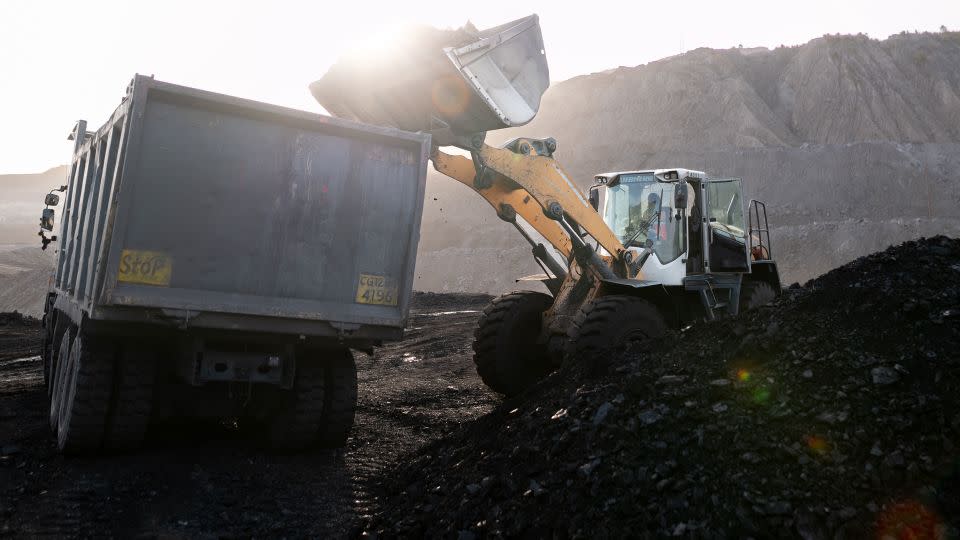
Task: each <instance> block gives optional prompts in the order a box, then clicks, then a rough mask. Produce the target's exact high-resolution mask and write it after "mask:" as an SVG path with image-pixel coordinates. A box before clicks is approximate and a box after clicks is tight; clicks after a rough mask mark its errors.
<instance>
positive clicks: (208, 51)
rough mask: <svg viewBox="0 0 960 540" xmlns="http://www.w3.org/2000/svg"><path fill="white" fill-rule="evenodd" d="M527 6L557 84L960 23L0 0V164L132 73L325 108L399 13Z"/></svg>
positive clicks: (595, 10) (586, 9)
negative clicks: (353, 61) (341, 68)
mask: <svg viewBox="0 0 960 540" xmlns="http://www.w3.org/2000/svg"><path fill="white" fill-rule="evenodd" d="M533 9H536V10H537V13H538V14H539V15H540V25H541V28H542V30H543V37H544V41H545V46H546V51H547V58H548V59H549V62H550V71H551V79H552V81H554V82H557V81H561V80H563V79H567V78H570V77H572V76H575V75H579V74H583V73H590V72H594V71H601V70H604V69H609V68H613V67H617V66H621V65H626V66H634V65H638V64H644V63H647V62H649V61H651V60H656V59H659V58H663V57H665V56H670V55H674V54H677V53H680V52H682V51H685V50H690V49H694V48H697V47H715V48H727V47H734V46H736V45H738V44H743V45H744V46H745V47H752V46H766V47H775V46H778V45H780V44H785V45H795V44H800V43H804V42H806V41H808V40H810V39H812V38H814V37H818V36H821V35H823V34H825V33H838V32H839V33H853V34H855V33H858V32H865V33H867V34H869V35H870V36H871V37H875V38H885V37H887V36H888V35H890V34H894V33H897V32H899V31H901V30H909V31H912V30H915V29H916V30H920V31H924V30H929V31H936V30H937V29H939V28H940V26H941V25H946V26H947V27H948V28H950V29H952V30H960V1H958V0H911V1H909V2H905V1H903V0H895V1H891V0H803V1H800V0H791V1H790V2H777V1H774V0H749V1H737V0H728V1H726V2H717V1H715V0H686V1H683V0H681V1H656V2H651V1H646V2H645V1H638V0H634V1H625V2H603V1H599V0H593V1H590V2H544V3H528V2H517V1H515V0H509V1H506V0H487V1H472V2H463V1H451V0H447V1H439V0H429V1H412V0H408V1H397V0H386V1H384V0H365V1H352V2H351V1H323V0H313V1H294V0H289V1H285V0H272V1H270V2H264V1H260V2H246V1H242V0H232V1H207V0H189V1H184V0H162V1H161V0H158V1H152V2H146V1H135V0H117V1H102V0H83V1H79V0H68V1H49V0H0V119H2V125H3V127H2V128H0V174H6V173H26V172H40V171H43V170H46V169H48V168H50V167H53V166H56V165H59V164H62V163H65V162H67V160H68V159H69V155H68V154H69V151H70V144H69V143H67V142H66V140H65V139H66V136H67V134H68V132H69V130H70V128H71V127H72V126H73V123H74V121H76V120H78V119H85V120H88V121H89V122H90V124H91V125H92V126H99V125H100V124H101V123H102V122H104V121H105V120H106V118H107V117H108V116H109V114H110V113H111V112H112V111H113V109H114V108H115V107H116V106H117V104H118V103H119V101H120V98H121V97H122V95H123V91H124V88H125V87H126V85H127V83H128V82H129V80H130V78H131V77H132V76H133V74H134V73H143V74H154V75H155V76H156V78H157V79H160V80H164V81H168V82H173V83H178V84H184V85H188V86H196V87H199V88H203V89H205V90H213V91H217V92H222V93H226V94H232V95H236V96H241V97H246V98H252V99H257V100H261V101H267V102H271V103H277V104H280V105H286V106H289V107H296V108H301V109H307V110H312V111H317V112H322V109H321V108H320V106H319V105H318V104H317V103H316V102H314V100H313V98H312V97H311V96H310V94H309V92H308V91H307V84H309V83H310V82H311V81H313V80H315V79H317V78H319V77H320V76H321V75H323V73H324V72H325V71H326V69H327V68H328V67H330V65H332V64H333V63H334V62H335V61H336V59H337V58H338V57H339V56H340V55H341V54H342V53H343V52H344V51H346V50H349V49H351V48H354V47H357V46H361V45H363V44H364V42H365V41H367V40H369V39H371V38H374V39H376V38H378V37H382V36H384V35H386V34H388V33H389V32H390V31H391V28H393V27H395V26H396V25H397V24H399V23H403V22H418V23H424V24H430V25H433V26H439V27H447V28H451V27H458V26H461V25H462V24H463V23H464V22H466V21H467V20H468V19H469V20H471V21H473V23H474V24H475V25H476V26H477V27H478V28H486V27H489V26H494V25H497V24H500V23H503V22H507V21H510V20H513V19H516V18H520V17H523V16H526V15H528V14H529V13H530V11H531V10H533Z"/></svg>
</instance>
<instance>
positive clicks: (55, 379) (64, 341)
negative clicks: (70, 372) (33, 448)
mask: <svg viewBox="0 0 960 540" xmlns="http://www.w3.org/2000/svg"><path fill="white" fill-rule="evenodd" d="M72 338H73V328H70V327H68V328H66V329H64V331H63V336H62V337H61V338H60V346H59V347H57V349H56V352H55V353H54V351H50V356H51V361H52V364H51V366H50V382H49V383H48V384H47V393H48V394H49V396H50V417H49V418H50V431H52V432H53V434H54V435H56V434H57V430H58V429H59V427H60V401H61V400H62V399H63V386H64V374H63V372H64V370H66V367H67V365H68V364H69V363H70V345H72V344H73V341H72Z"/></svg>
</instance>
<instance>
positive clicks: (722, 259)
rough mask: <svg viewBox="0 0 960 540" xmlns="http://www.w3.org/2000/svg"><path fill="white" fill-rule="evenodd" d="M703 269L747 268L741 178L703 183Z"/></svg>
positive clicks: (716, 270) (724, 271)
mask: <svg viewBox="0 0 960 540" xmlns="http://www.w3.org/2000/svg"><path fill="white" fill-rule="evenodd" d="M702 186H703V190H702V193H701V195H702V198H703V205H704V206H703V208H704V211H703V222H704V225H705V227H704V237H703V243H704V253H706V254H707V256H706V257H705V260H706V262H707V264H706V265H705V266H706V268H705V270H706V271H707V272H710V273H726V272H730V273H734V272H735V273H743V272H749V271H750V252H749V247H748V245H747V230H746V225H745V223H744V201H743V181H742V180H741V179H740V178H713V179H708V180H705V181H704V182H703V184H702Z"/></svg>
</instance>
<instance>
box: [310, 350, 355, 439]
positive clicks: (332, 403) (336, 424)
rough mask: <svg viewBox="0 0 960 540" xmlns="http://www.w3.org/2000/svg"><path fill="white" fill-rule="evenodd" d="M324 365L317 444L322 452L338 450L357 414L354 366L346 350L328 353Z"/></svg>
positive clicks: (351, 354)
mask: <svg viewBox="0 0 960 540" xmlns="http://www.w3.org/2000/svg"><path fill="white" fill-rule="evenodd" d="M325 364H326V365H325V367H326V370H325V372H324V396H323V416H322V417H321V420H320V431H319V435H318V437H317V440H318V443H319V445H320V446H321V447H323V448H342V447H344V446H346V444H347V437H348V436H349V435H350V430H351V429H353V419H354V415H355V413H356V410H357V365H356V363H355V362H354V360H353V353H351V352H350V349H342V350H334V351H331V354H330V358H329V359H325Z"/></svg>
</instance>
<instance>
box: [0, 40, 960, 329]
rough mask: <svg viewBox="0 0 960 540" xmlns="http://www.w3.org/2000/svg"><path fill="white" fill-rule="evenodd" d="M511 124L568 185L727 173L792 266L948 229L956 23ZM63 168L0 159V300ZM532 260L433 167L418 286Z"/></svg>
mask: <svg viewBox="0 0 960 540" xmlns="http://www.w3.org/2000/svg"><path fill="white" fill-rule="evenodd" d="M173 82H176V81H173ZM520 135H526V136H534V137H545V136H553V137H556V138H557V139H558V141H559V150H558V152H557V156H556V157H557V159H558V160H559V161H560V163H561V164H562V165H563V166H564V167H565V168H566V169H567V170H568V171H569V172H570V173H571V174H572V175H573V176H574V177H575V178H576V179H577V181H578V182H579V184H580V185H581V186H582V187H586V186H587V185H589V183H590V180H591V178H592V176H593V174H595V173H597V172H603V171H608V170H618V169H632V168H652V167H670V166H683V167H689V168H694V169H702V170H705V171H707V172H708V173H710V174H713V175H715V176H742V177H743V178H744V185H745V189H746V190H747V195H748V197H754V198H758V199H760V200H764V201H766V202H767V204H768V211H769V214H770V221H771V225H772V226H773V231H772V236H773V238H772V240H773V245H774V255H775V256H776V257H777V258H778V260H779V262H780V264H781V272H782V274H783V276H784V279H785V281H787V282H788V283H789V282H792V281H801V282H802V281H805V280H807V279H809V278H811V277H814V276H816V275H819V274H820V273H822V272H824V271H826V270H828V269H830V268H833V267H835V266H838V265H840V264H842V263H845V262H847V261H850V260H852V259H854V258H856V257H858V256H860V255H864V254H866V253H870V252H873V251H876V250H878V249H882V248H884V247H886V246H888V245H890V244H893V243H898V242H901V241H903V240H907V239H910V238H915V237H919V236H931V235H934V234H938V233H943V234H948V235H951V236H957V235H958V234H960V211H958V210H957V208H958V207H960V33H957V32H942V33H934V34H931V33H923V34H912V33H911V34H902V35H897V36H893V37H891V38H890V39H887V40H883V41H878V40H873V39H869V38H867V37H866V36H828V37H823V38H819V39H815V40H813V41H811V42H809V43H807V44H805V45H802V46H799V47H783V48H778V49H775V50H767V49H738V48H735V49H727V50H716V49H698V50H694V51H691V52H689V53H686V54H683V55H678V56H674V57H670V58H666V59H663V60H660V61H657V62H652V63H650V64H646V65H643V66H638V67H632V68H619V69H615V70H610V71H607V72H603V73H596V74H592V75H587V76H581V77H576V78H574V79H571V80H568V81H564V82H561V83H558V84H556V85H554V86H552V87H551V88H550V89H549V90H548V91H547V93H546V95H545V96H544V99H543V105H542V107H541V110H540V114H539V115H538V117H537V118H536V119H535V120H534V121H533V122H532V123H531V124H530V125H528V126H524V127H522V128H517V129H514V130H507V131H503V132H498V133H493V134H491V135H490V136H489V137H488V143H491V144H494V143H499V142H502V141H504V140H506V139H509V138H512V137H516V136H520ZM63 176H64V172H63V169H62V168H61V169H53V170H51V171H48V172H47V173H44V174H43V175H10V176H0V193H2V197H0V243H16V242H27V243H29V244H30V247H29V249H28V251H22V250H12V249H10V248H4V250H2V251H0V265H4V264H6V265H7V266H6V267H0V268H7V270H6V271H5V272H0V311H2V310H7V309H21V310H25V311H27V312H30V313H36V312H37V311H39V309H40V305H41V304H40V301H41V298H42V286H39V285H38V289H41V290H37V291H33V290H31V289H30V288H29V287H27V288H25V286H24V283H25V282H26V281H27V279H26V277H25V276H17V272H13V271H11V270H10V268H25V267H28V266H31V265H40V266H42V265H44V264H46V262H45V261H48V260H50V257H49V255H47V256H46V257H45V258H44V257H42V256H41V257H39V258H37V257H34V256H33V255H32V250H36V251H37V252H39V247H33V244H34V243H35V242H36V236H35V235H36V230H37V229H36V223H37V219H38V217H39V210H40V208H41V206H42V205H41V201H42V197H43V194H44V193H46V191H48V190H49V189H50V188H51V187H55V186H56V185H58V184H59V183H61V182H62V179H63ZM37 246H38V244H37ZM539 271H540V269H539V268H538V267H537V266H536V264H535V263H533V261H532V259H531V257H530V252H529V248H528V246H527V245H526V244H525V243H524V241H523V239H522V238H521V237H520V236H519V235H518V234H517V233H516V232H515V231H514V230H513V228H512V227H510V226H509V225H507V224H505V223H503V222H501V221H500V220H499V219H497V217H496V216H495V214H494V212H493V211H492V209H491V208H489V207H488V206H487V205H486V203H485V202H484V201H483V200H482V199H481V198H480V197H478V196H477V195H476V194H474V193H472V192H471V191H470V190H469V189H467V188H466V187H464V186H462V185H460V184H458V183H457V182H454V181H452V180H449V179H446V178H445V177H442V176H440V175H439V174H437V173H435V172H432V171H431V173H430V176H429V177H428V193H427V198H426V204H425V207H424V218H423V227H422V237H421V243H420V250H419V258H418V263H417V280H416V287H417V288H418V289H421V290H434V291H479V292H489V293H500V292H505V291H508V290H511V289H514V288H516V287H517V286H518V285H517V284H516V283H515V281H514V279H515V278H516V277H518V276H521V275H524V274H530V273H535V272H539ZM14 279H16V280H17V281H13V280H14ZM29 281H30V283H34V282H35V283H37V284H40V283H41V282H42V283H45V282H46V275H45V273H43V272H40V273H37V272H36V271H35V272H34V277H32V278H30V280H29Z"/></svg>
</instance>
